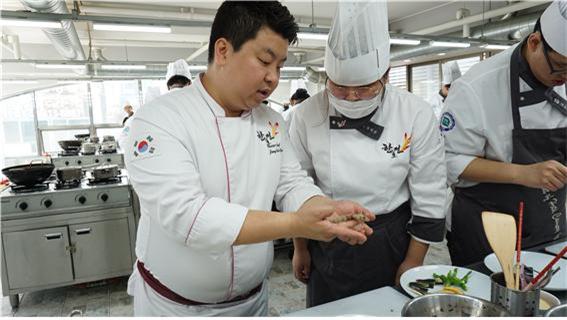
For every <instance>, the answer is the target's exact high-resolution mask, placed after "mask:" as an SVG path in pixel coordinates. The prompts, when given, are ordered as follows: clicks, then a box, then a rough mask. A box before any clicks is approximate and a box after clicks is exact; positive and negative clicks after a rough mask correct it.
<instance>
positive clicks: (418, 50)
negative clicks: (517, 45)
mask: <svg viewBox="0 0 567 320" xmlns="http://www.w3.org/2000/svg"><path fill="white" fill-rule="evenodd" d="M540 15H541V13H532V14H527V15H522V16H516V17H514V18H512V19H509V20H504V21H497V22H492V23H490V24H488V25H485V26H480V27H476V28H473V29H472V30H471V35H470V38H471V39H490V40H516V41H519V40H520V39H522V38H523V37H525V36H526V35H527V34H529V33H530V32H531V31H532V30H533V28H534V26H535V23H536V21H537V19H538V18H539V16H540ZM446 36H459V32H456V33H451V34H447V35H446ZM455 50H459V49H452V48H443V47H432V46H430V45H429V43H425V44H422V45H419V46H415V47H412V48H395V49H392V50H391V53H390V59H392V60H405V59H411V58H415V57H417V56H423V55H429V54H435V53H440V52H451V51H455Z"/></svg>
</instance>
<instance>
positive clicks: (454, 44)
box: [429, 41, 471, 48]
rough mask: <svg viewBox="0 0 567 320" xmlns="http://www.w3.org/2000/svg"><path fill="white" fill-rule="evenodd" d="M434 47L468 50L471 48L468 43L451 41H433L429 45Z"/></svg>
mask: <svg viewBox="0 0 567 320" xmlns="http://www.w3.org/2000/svg"><path fill="white" fill-rule="evenodd" d="M429 44H430V45H432V46H433V47H450V48H468V47H470V46H471V44H470V43H468V42H449V41H431V42H430V43H429Z"/></svg>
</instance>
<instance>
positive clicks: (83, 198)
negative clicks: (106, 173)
mask: <svg viewBox="0 0 567 320" xmlns="http://www.w3.org/2000/svg"><path fill="white" fill-rule="evenodd" d="M77 201H79V203H80V204H85V202H87V198H86V197H85V196H79V197H78V198H77Z"/></svg>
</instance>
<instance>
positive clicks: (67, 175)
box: [55, 167, 83, 182]
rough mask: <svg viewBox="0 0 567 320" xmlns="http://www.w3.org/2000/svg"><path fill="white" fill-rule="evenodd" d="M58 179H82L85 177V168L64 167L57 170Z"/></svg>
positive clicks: (63, 180)
mask: <svg viewBox="0 0 567 320" xmlns="http://www.w3.org/2000/svg"><path fill="white" fill-rule="evenodd" d="M55 173H56V175H57V180H59V181H61V182H65V181H72V180H81V179H82V178H83V170H82V168H81V167H64V168H57V169H56V170H55Z"/></svg>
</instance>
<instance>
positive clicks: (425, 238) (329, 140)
mask: <svg viewBox="0 0 567 320" xmlns="http://www.w3.org/2000/svg"><path fill="white" fill-rule="evenodd" d="M387 17H388V15H387V7H386V2H384V1H371V2H348V3H346V2H345V3H343V2H339V4H338V9H337V13H336V16H335V19H334V21H333V25H332V27H331V30H330V33H329V40H328V42H327V48H326V52H325V69H326V72H327V75H328V78H329V79H328V81H327V84H326V90H324V91H322V92H320V93H318V94H317V95H315V96H313V97H311V98H310V99H308V100H306V101H304V102H303V104H302V107H301V108H299V109H298V110H297V111H296V115H295V116H294V117H293V119H292V124H291V128H290V137H291V141H292V144H293V146H294V147H295V150H296V153H297V155H298V158H299V159H300V163H301V165H302V167H303V168H304V169H306V170H307V171H308V172H309V173H310V175H311V176H312V177H313V178H314V179H315V182H316V184H317V185H318V186H319V187H320V188H321V190H322V191H323V192H324V193H325V194H326V195H328V196H331V197H333V198H335V199H348V198H351V199H354V200H355V201H358V202H359V203H361V204H363V205H364V206H365V207H367V208H369V209H370V210H371V211H373V212H374V213H375V214H376V215H377V216H376V220H375V221H374V222H372V223H370V225H371V226H372V228H373V229H374V232H373V234H372V236H370V237H369V238H368V241H367V242H366V243H365V244H364V245H362V246H359V247H356V248H348V247H346V246H343V245H342V244H340V243H339V242H331V243H330V244H329V243H322V242H318V241H309V242H307V241H306V240H304V239H294V244H295V253H294V257H293V269H294V273H295V276H296V278H298V279H299V280H301V281H303V282H306V283H307V305H308V306H315V305H319V304H322V303H326V302H329V301H333V300H336V299H340V298H343V297H346V296H350V295H353V294H357V293H360V292H364V291H368V290H372V289H375V288H379V287H382V286H387V285H394V284H395V283H396V282H397V281H398V279H399V276H400V275H401V274H402V273H403V272H404V271H405V270H407V269H409V268H412V267H415V266H419V265H421V264H422V263H423V258H424V256H425V254H426V251H427V248H428V244H429V243H432V242H440V241H442V240H443V238H444V225H445V218H444V210H443V207H444V202H445V194H446V181H445V180H444V179H445V177H446V168H445V164H444V153H443V142H442V137H441V136H440V134H439V132H438V124H437V121H436V119H435V116H434V115H433V112H432V110H431V107H430V106H429V105H428V104H427V103H426V102H425V101H424V100H422V99H420V98H418V97H417V96H415V95H413V94H411V93H409V92H407V91H403V90H401V89H398V88H396V87H394V86H391V85H388V84H385V83H384V79H383V77H384V75H385V73H386V71H387V69H388V67H389V35H388V27H387V23H388V18H387Z"/></svg>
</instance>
